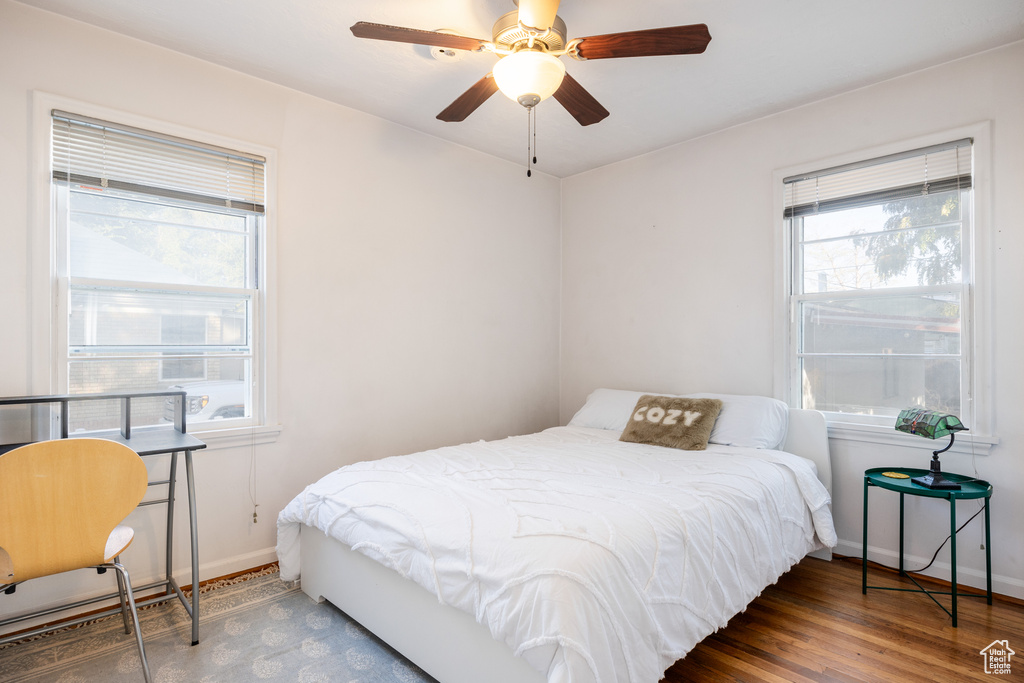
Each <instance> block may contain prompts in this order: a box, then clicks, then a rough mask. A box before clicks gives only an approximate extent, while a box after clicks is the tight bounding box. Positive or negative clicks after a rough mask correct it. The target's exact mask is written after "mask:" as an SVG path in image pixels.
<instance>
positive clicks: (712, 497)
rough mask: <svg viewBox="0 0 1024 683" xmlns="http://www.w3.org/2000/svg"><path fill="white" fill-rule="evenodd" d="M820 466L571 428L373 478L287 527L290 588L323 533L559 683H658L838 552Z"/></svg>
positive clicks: (301, 504) (333, 479) (308, 507)
mask: <svg viewBox="0 0 1024 683" xmlns="http://www.w3.org/2000/svg"><path fill="white" fill-rule="evenodd" d="M828 502H829V497H828V492H827V491H826V489H825V488H824V487H823V486H822V485H821V483H820V482H819V481H818V479H817V478H816V477H815V474H814V469H813V464H812V463H811V462H810V461H808V460H805V459H803V458H800V457H797V456H795V455H791V454H788V453H783V452H780V451H768V450H755V449H740V448H734V447H728V446H715V445H709V447H708V450H706V451H679V450H674V449H668V448H661V447H658V446H646V445H641V444H632V443H622V442H619V441H618V433H616V432H608V431H604V430H595V429H585V428H580V427H556V428H553V429H549V430H547V431H544V432H541V433H539V434H532V435H529V436H521V437H513V438H510V439H505V440H502V441H492V442H478V443H473V444H465V445H462V446H454V447H448V448H439V449H437V450H432V451H425V452H422V453H417V454H414V455H407V456H401V457H394V458H387V459H384V460H378V461H372V462H363V463H357V464H355V465H350V466H348V467H344V468H342V469H340V470H337V471H336V472H333V473H331V474H329V475H327V476H325V477H324V478H323V479H321V480H320V481H318V482H317V483H315V484H313V485H311V486H309V487H308V488H306V490H305V491H303V492H302V493H301V494H300V495H298V496H297V497H296V498H295V499H294V500H292V502H291V503H289V504H288V506H287V507H286V508H285V509H284V510H283V511H282V512H281V514H280V516H279V517H278V546H277V551H278V557H279V559H280V566H281V577H282V578H283V579H285V580H294V579H296V578H298V577H299V574H300V567H299V529H300V525H302V524H306V525H309V526H312V527H316V528H318V529H321V530H323V531H324V532H326V533H328V534H330V535H331V536H332V537H334V538H336V539H338V540H339V541H341V542H343V543H345V544H347V545H349V546H351V547H352V548H353V549H354V550H357V551H359V552H362V553H365V554H366V555H368V556H370V557H372V558H374V559H375V560H378V561H379V562H381V563H383V564H385V565H387V566H389V567H391V568H393V569H395V570H396V571H398V572H399V573H401V574H402V575H403V576H406V577H408V578H410V579H412V580H413V581H415V582H417V583H418V584H420V585H421V586H423V587H424V588H426V589H427V590H429V591H431V592H433V593H434V594H435V595H436V596H437V597H438V599H439V600H440V601H441V602H442V603H447V604H450V605H453V606H455V607H457V608H459V609H461V610H464V611H466V612H469V613H471V614H473V615H474V616H475V617H476V620H477V621H478V622H480V623H481V624H484V625H486V626H487V627H488V628H489V629H490V631H491V634H492V635H493V636H494V637H495V638H496V639H498V640H500V641H504V642H505V643H507V644H508V645H509V646H510V647H511V648H512V650H513V651H514V652H516V654H518V655H520V656H522V657H524V658H525V659H526V660H527V661H528V662H529V663H530V664H531V665H532V666H533V667H534V668H535V669H537V670H538V671H540V672H542V673H544V674H546V676H547V680H548V681H549V682H550V683H568V682H570V681H571V682H572V683H580V682H591V681H604V682H605V683H612V682H624V681H629V682H631V683H655V682H656V681H658V680H660V679H661V677H662V674H663V672H664V671H665V669H666V668H668V667H669V666H671V665H672V663H673V662H675V661H676V660H677V659H679V658H681V657H683V656H684V655H685V654H686V653H687V652H688V651H689V650H690V649H691V648H692V647H693V646H694V645H695V644H696V643H697V642H699V641H700V640H702V639H703V638H704V637H705V636H707V635H708V634H710V633H713V632H714V631H716V630H717V629H719V628H721V627H722V626H724V625H725V624H726V622H727V621H728V620H729V618H730V617H732V616H733V615H735V614H736V613H738V612H740V611H742V610H743V609H744V608H745V607H746V605H747V604H748V603H749V602H750V601H751V600H752V599H753V598H755V597H756V596H757V595H758V594H759V593H760V592H761V590H762V589H763V588H764V587H765V586H768V585H770V584H772V583H774V582H775V580H776V579H777V578H778V577H779V576H780V575H781V574H782V573H783V572H785V571H786V570H787V569H789V568H790V567H791V566H792V565H793V564H794V563H796V562H797V561H798V560H800V559H801V558H802V557H803V556H804V555H805V554H806V553H807V552H809V551H811V550H814V549H816V548H819V547H821V546H822V545H825V546H833V545H835V541H836V537H835V531H834V529H833V527H832V518H831V514H830V512H829V509H828Z"/></svg>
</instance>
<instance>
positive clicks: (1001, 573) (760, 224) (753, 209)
mask: <svg viewBox="0 0 1024 683" xmlns="http://www.w3.org/2000/svg"><path fill="white" fill-rule="evenodd" d="M1022 64H1024V43H1018V44H1015V45H1012V46H1009V47H1006V48H1003V49H999V50H995V51H992V52H988V53H984V54H980V55H976V56H974V57H971V58H968V59H963V60H960V61H957V62H954V63H950V64H947V65H943V66H940V67H937V68H933V69H929V70H927V71H923V72H919V73H915V74H912V75H908V76H905V77H902V78H898V79H894V80H891V81H887V82H884V83H880V84H877V85H874V86H871V87H868V88H864V89H861V90H858V91H855V92H851V93H848V94H845V95H842V96H839V97H834V98H831V99H828V100H826V101H822V102H818V103H815V104H813V105H810V106H805V107H802V108H799V109H796V110H792V111H788V112H785V113H782V114H779V115H776V116H772V117H769V118H765V119H762V120H759V121H755V122H753V123H750V124H747V125H743V126H739V127H736V128H732V129H729V130H725V131H722V132H719V133H716V134H714V135H709V136H707V137H704V138H701V139H698V140H694V141H692V142H688V143H686V144H681V145H678V146H674V147H671V148H668V149H664V150H660V151H658V152H655V153H652V154H649V155H646V156H643V157H639V158H636V159H632V160H629V161H625V162H622V163H619V164H615V165H612V166H607V167H604V168H601V169H597V170H595V171H591V172H588V173H585V174H581V175H578V176H575V177H572V178H569V179H567V180H565V181H563V188H562V193H563V196H562V216H563V222H562V231H563V237H562V239H563V242H562V249H563V300H562V351H561V355H562V372H561V377H562V379H561V417H562V420H563V421H565V420H568V418H569V417H571V415H572V413H573V411H574V410H575V409H576V408H577V407H578V406H579V405H581V404H582V402H583V400H584V398H585V397H586V395H587V393H588V392H590V391H591V390H592V389H594V388H596V387H601V386H609V387H617V388H634V389H641V390H651V391H675V392H684V391H701V390H703V391H720V392H733V393H755V394H766V395H773V392H774V393H776V394H778V395H780V396H781V394H782V388H781V387H778V386H773V382H774V380H773V377H774V370H773V364H774V363H775V360H776V359H777V358H779V355H778V354H777V349H776V348H774V344H775V336H774V325H775V321H774V319H773V311H774V306H775V300H774V292H775V287H776V281H777V278H778V277H779V274H778V272H777V271H776V266H775V262H776V255H777V254H776V251H777V246H776V245H777V240H776V236H775V235H774V234H773V231H774V229H775V226H776V224H777V221H776V219H775V216H774V210H773V207H774V199H775V193H776V192H778V188H777V187H775V186H774V184H773V172H774V171H776V170H778V169H785V168H790V167H793V166H797V165H802V164H810V163H812V162H814V161H816V160H821V159H827V158H830V157H835V156H841V155H847V154H851V153H855V152H857V151H859V150H868V149H873V148H876V147H878V146H880V145H886V144H890V143H896V142H899V141H901V140H912V139H915V138H920V137H921V136H925V135H928V134H932V133H937V132H940V131H946V130H952V129H956V128H961V127H965V126H969V125H972V124H976V123H979V122H984V121H989V122H991V123H990V125H991V136H992V139H991V146H992V166H991V169H990V170H991V174H992V175H991V178H992V183H991V186H990V188H989V190H990V193H991V194H990V197H991V204H990V206H989V207H987V208H988V209H989V215H990V218H991V221H990V224H989V226H988V233H987V234H985V235H982V236H981V237H982V240H981V241H982V242H986V243H987V246H988V250H987V251H988V253H984V254H978V262H979V263H980V264H982V265H986V272H984V273H982V277H985V278H989V283H990V288H991V299H990V301H989V302H986V303H988V304H990V306H991V308H990V310H989V311H988V313H989V315H988V318H989V320H990V321H991V330H990V334H991V336H990V338H989V340H988V343H987V345H984V346H982V347H981V348H979V351H978V352H979V353H981V354H984V355H985V356H986V360H987V361H988V362H989V367H990V368H992V372H990V373H988V374H987V376H985V377H982V378H980V380H981V381H980V385H981V386H980V388H981V390H982V391H987V392H990V393H991V398H992V405H993V406H994V413H993V415H992V416H991V417H992V418H993V419H992V424H993V430H994V433H995V435H996V436H998V437H999V439H1000V443H999V445H998V446H996V447H994V448H993V449H992V451H991V453H990V454H989V455H987V456H978V457H977V458H976V466H977V470H978V473H979V475H980V476H981V477H982V478H985V479H988V480H989V481H991V482H992V483H993V484H994V485H995V489H994V495H993V499H992V515H993V540H992V551H993V558H994V559H993V563H994V574H995V589H996V590H997V591H999V592H1002V593H1005V594H1010V595H1014V596H1016V597H1024V525H1021V524H1020V520H1021V519H1024V424H1022V421H1021V419H1020V414H1021V413H1022V412H1024V398H1022V395H1021V378H1022V377H1024V358H1022V356H1021V353H1020V346H1021V345H1020V340H1021V339H1022V335H1024V315H1022V305H1021V304H1022V302H1024V294H1022V292H1024V268H1021V264H1022V263H1024V230H1021V229H1020V228H1021V225H1022V224H1024V189H1022V188H1024V69H1022V68H1021V65H1022ZM805 170H813V167H810V168H807V169H805ZM920 441H921V444H920V446H921V448H904V447H892V446H877V445H872V444H868V443H864V442H853V441H846V440H839V439H835V438H833V439H832V440H831V449H832V456H833V460H834V465H833V476H834V479H833V481H834V489H835V490H834V496H833V510H834V513H835V519H836V524H837V530H838V533H839V537H840V539H841V543H840V547H839V548H838V551H839V552H840V553H844V554H849V555H859V554H860V550H861V529H862V524H861V519H862V517H861V515H862V495H863V493H862V492H863V489H862V482H863V472H864V470H865V469H867V468H869V467H879V466H912V467H926V466H927V465H926V463H927V461H928V459H929V458H930V454H929V452H928V449H929V448H931V447H932V444H931V443H930V442H927V441H925V440H920ZM959 441H962V439H959V440H958V442H959ZM943 463H944V466H945V469H947V470H949V471H963V472H971V470H972V463H971V458H970V456H967V455H956V454H949V455H946V456H945V457H943ZM886 494H887V492H884V491H879V490H875V491H873V492H872V503H871V522H870V524H871V528H872V535H871V537H870V539H869V549H871V550H872V558H873V559H878V560H880V561H884V562H887V563H889V564H895V551H896V548H897V547H898V541H897V534H896V519H897V513H896V511H897V509H898V508H897V507H896V506H897V502H896V501H897V500H898V497H897V496H896V495H895V494H891V495H888V496H887V495H886ZM945 506H946V503H945V502H944V501H935V500H920V499H913V500H909V502H908V503H907V511H908V534H909V536H908V538H909V540H908V547H907V552H908V555H910V556H913V558H912V559H911V560H909V561H908V566H910V567H915V566H920V565H922V564H924V563H925V562H926V561H927V560H928V559H929V558H930V557H931V555H932V553H933V552H934V550H935V548H937V547H938V545H939V543H941V541H942V540H943V539H944V538H945V536H946V535H947V534H948V528H949V522H948V520H949V517H948V511H947V510H948V508H946V507H945ZM961 509H962V510H963V512H961V513H959V514H960V515H961V519H962V520H966V518H967V515H968V514H969V513H971V512H973V511H974V510H977V505H976V504H975V503H965V504H963V505H962V506H961ZM980 519H981V518H979V519H978V520H977V521H975V522H973V523H972V526H971V527H968V528H967V529H965V530H964V532H962V533H961V534H960V545H959V547H958V555H959V560H960V561H959V563H958V565H959V566H960V567H961V574H960V579H961V581H966V582H967V583H970V584H972V585H975V586H983V585H984V579H983V577H984V554H983V553H982V552H981V551H980V550H979V544H980V541H981V540H982V539H983V535H982V534H981V532H980V531H979V530H980V529H981V526H980V525H979V524H978V522H980ZM922 560H923V561H922ZM943 563H944V564H943ZM937 564H938V565H941V566H939V569H938V571H937V572H936V575H938V576H946V577H948V566H949V565H948V553H947V554H944V555H941V556H940V562H939V563H937ZM964 567H966V568H967V571H966V573H967V576H964V569H963V568H964Z"/></svg>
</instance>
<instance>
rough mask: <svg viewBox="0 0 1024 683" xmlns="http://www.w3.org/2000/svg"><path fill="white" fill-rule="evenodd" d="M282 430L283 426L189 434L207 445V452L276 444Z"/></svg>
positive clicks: (204, 431)
mask: <svg viewBox="0 0 1024 683" xmlns="http://www.w3.org/2000/svg"><path fill="white" fill-rule="evenodd" d="M282 429H283V428H282V426H281V425H259V426H257V427H233V428H230V429H203V430H200V429H197V430H194V431H189V434H190V435H191V436H194V437H195V438H197V439H199V440H200V441H202V442H203V443H205V444H206V449H205V450H216V449H220V448H235V447H238V446H261V445H263V444H268V443H275V442H276V441H277V437H278V436H280V434H281V430H282Z"/></svg>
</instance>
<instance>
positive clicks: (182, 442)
mask: <svg viewBox="0 0 1024 683" xmlns="http://www.w3.org/2000/svg"><path fill="white" fill-rule="evenodd" d="M159 397H165V400H166V401H167V402H168V407H169V408H171V409H172V410H173V415H174V424H173V426H172V425H167V426H166V427H160V426H158V427H146V428H141V429H133V427H132V424H131V406H132V399H133V398H143V399H145V398H159ZM98 400H117V401H120V405H121V420H120V422H121V428H120V430H110V431H99V432H84V433H82V434H81V436H84V437H91V438H100V439H110V440H111V441H117V442H118V443H121V444H124V445H125V446H128V447H129V448H131V449H132V450H133V451H135V452H136V453H138V454H139V455H140V456H141V457H150V456H157V455H170V460H171V461H170V470H169V473H168V478H167V479H166V480H158V481H150V482H149V485H150V486H166V487H167V497H166V498H161V499H158V500H147V501H143V502H142V503H140V504H139V507H142V506H144V505H162V504H166V505H167V565H166V572H165V577H164V579H162V580H160V581H156V582H153V583H148V584H146V585H144V586H136V587H135V593H136V594H138V593H143V592H146V591H150V590H154V589H163V593H162V594H159V595H154V596H152V597H149V598H146V599H143V600H139V601H138V603H137V604H138V606H139V607H144V606H146V605H152V604H154V603H158V602H166V601H167V600H170V599H172V598H177V599H178V600H179V601H180V602H181V604H182V605H184V607H185V611H186V612H188V615H189V617H191V620H192V644H193V645H196V644H198V643H199V534H198V524H197V521H196V495H195V477H194V474H193V471H192V452H193V451H197V450H200V449H202V448H206V444H205V443H203V442H202V441H200V440H199V439H197V438H195V437H194V436H192V435H191V434H188V433H186V431H185V414H186V408H185V392H184V391H181V390H179V391H143V392H133V393H107V394H61V395H52V396H15V397H11V398H0V406H16V405H36V404H39V405H47V404H48V405H58V406H60V415H59V417H60V438H62V439H67V438H75V436H78V435H77V434H71V435H69V434H68V406H69V404H70V403H74V402H78V401H98ZM23 445H24V444H22V443H16V444H5V445H0V454H2V453H6V452H7V451H9V450H12V449H14V448H17V447H18V446H23ZM179 453H184V454H185V481H186V486H187V488H188V519H189V534H190V540H191V546H190V549H191V554H192V557H191V559H192V596H191V599H190V598H189V597H186V596H185V593H184V592H182V590H181V588H180V587H179V586H178V582H177V581H175V580H174V576H172V574H171V572H172V570H173V563H174V494H175V485H176V483H177V468H178V454H179ZM116 598H118V594H117V593H110V594H108V595H101V596H99V597H96V598H91V599H88V600H80V601H77V602H73V603H70V604H67V605H60V606H58V607H53V608H50V609H45V610H39V611H36V612H32V613H30V614H23V615H21V616H18V617H12V618H10V619H4V620H2V621H0V628H3V627H4V626H7V625H9V624H14V623H18V622H20V621H25V620H27V619H32V618H34V617H41V616H46V615H49V614H55V613H57V612H61V611H64V610H67V609H74V608H78V607H82V606H85V605H90V604H93V603H96V602H106V601H109V600H113V599H116ZM120 612H121V610H120V605H118V606H117V607H112V608H110V609H109V610H105V611H103V612H100V613H98V614H90V615H89V616H88V617H83V618H81V619H78V620H76V621H71V622H62V623H61V624H60V626H59V627H60V628H64V627H65V626H70V625H74V624H80V623H83V622H85V621H92V620H94V619H98V618H100V617H104V616H107V615H113V614H120ZM53 628H54V627H40V628H37V629H33V630H31V631H24V632H21V633H19V634H17V635H15V636H8V637H5V638H0V644H3V643H7V642H11V641H13V640H20V639H22V638H27V637H29V636H33V635H37V634H39V633H45V632H47V631H50V630H53Z"/></svg>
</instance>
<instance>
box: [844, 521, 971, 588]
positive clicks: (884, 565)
mask: <svg viewBox="0 0 1024 683" xmlns="http://www.w3.org/2000/svg"><path fill="white" fill-rule="evenodd" d="M984 509H985V508H984V507H982V508H981V509H979V510H978V511H977V512H975V513H974V514H973V515H971V517H970V519H968V520H967V521H966V522H964V523H963V524H961V525H960V528H958V529H957V530H956V533H960V532H961V531H962V530H963V528H964V527H965V526H967V525H968V524H970V523H971V522H972V521H974V518H975V517H977V516H978V515H980V514H981V513H982V511H983V510H984ZM952 537H953V535H952V534H950V535H949V536H946V540H944V541H943V542H942V543H941V544H939V547H938V548H936V549H935V554H934V555H932V559H931V560H929V561H928V564H926V565H925V566H923V567H921V568H920V569H904V570H903V571H904V573H906V574H920V573H921V572H923V571H925V570H926V569H928V568H929V567H931V566H932V565H933V564H934V563H935V558H937V557H938V556H939V552H940V551H941V550H942V549H943V548H944V547H946V544H947V543H948V542H949V539H951V538H952ZM847 559H849V560H851V561H853V562H860V563H861V564H863V562H864V560H863V558H858V557H849V558H847ZM875 564H877V565H878V566H880V567H885V568H886V569H891V570H892V571H894V572H898V571H899V569H897V568H896V567H890V566H889V565H887V564H883V563H881V562H876V563H875Z"/></svg>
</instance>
